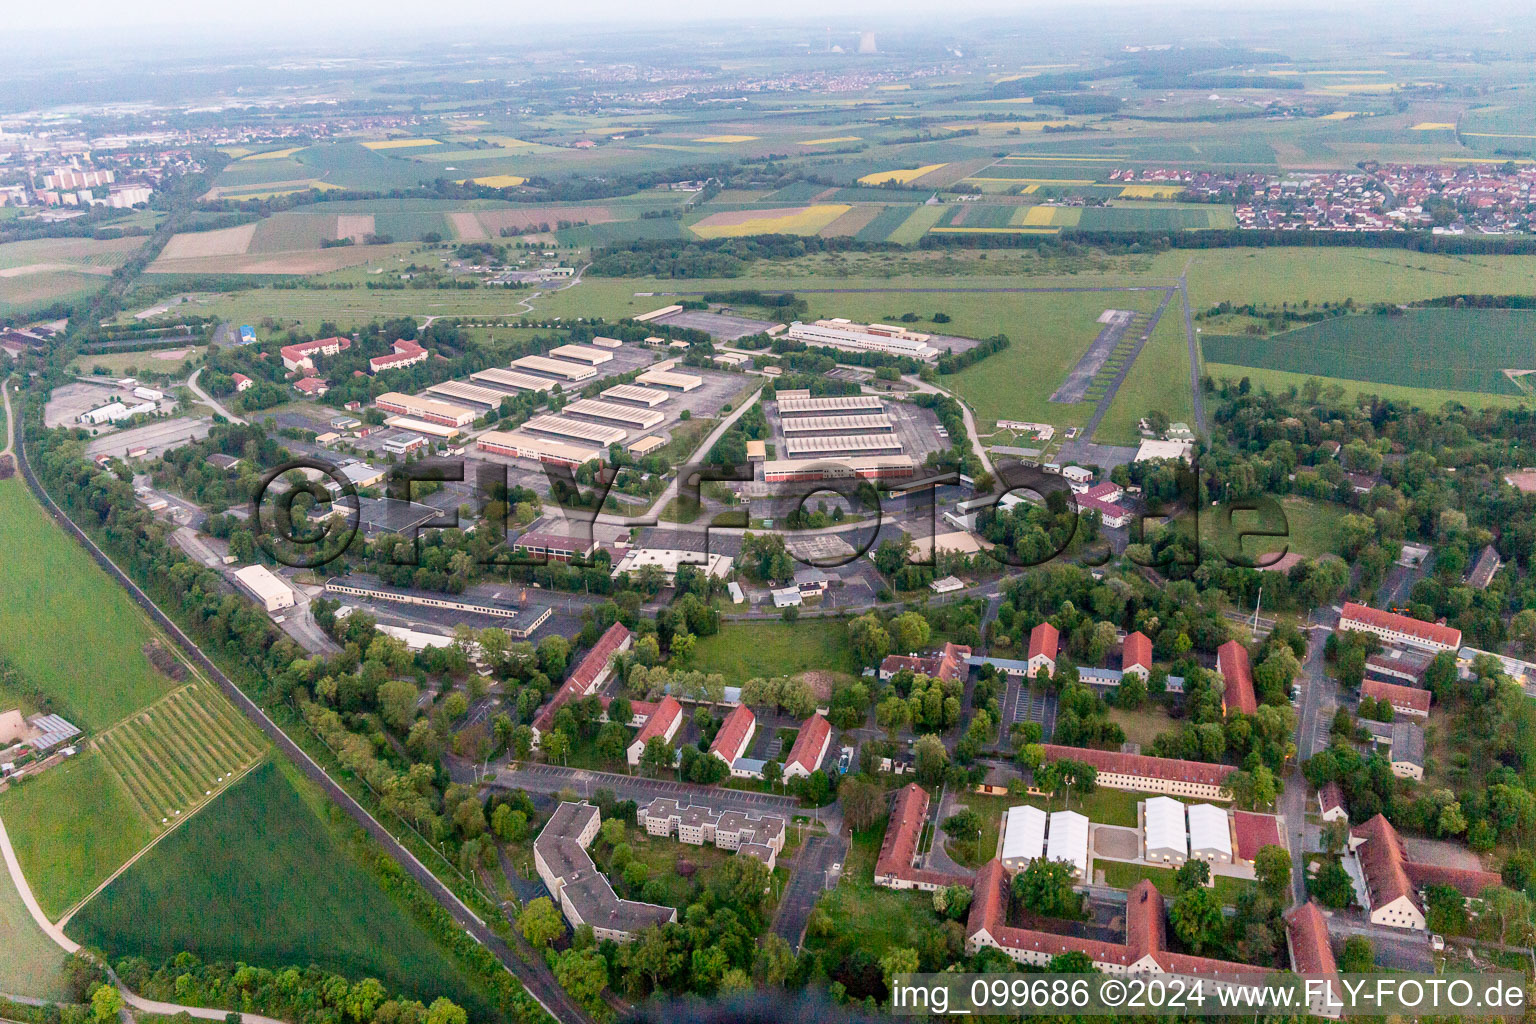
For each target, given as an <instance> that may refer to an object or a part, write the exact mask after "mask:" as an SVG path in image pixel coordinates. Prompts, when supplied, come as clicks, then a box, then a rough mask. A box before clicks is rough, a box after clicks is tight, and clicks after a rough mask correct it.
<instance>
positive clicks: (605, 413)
mask: <svg viewBox="0 0 1536 1024" xmlns="http://www.w3.org/2000/svg"><path fill="white" fill-rule="evenodd" d="M561 411H562V412H566V413H569V414H570V415H572V416H586V417H588V418H590V419H594V420H612V421H613V422H614V423H623V424H626V425H628V426H631V427H637V428H639V429H641V430H650V429H651V428H652V427H654V426H656V424H658V423H660V422H662V421H663V420H665V419H666V418H667V414H666V413H664V412H653V411H652V410H650V409H636V408H635V407H634V406H632V405H619V404H618V403H616V402H600V401H598V400H597V399H595V398H581V399H578V400H576V401H574V402H572V403H571V404H570V405H567V406H566V407H565V408H564V409H562V410H561Z"/></svg>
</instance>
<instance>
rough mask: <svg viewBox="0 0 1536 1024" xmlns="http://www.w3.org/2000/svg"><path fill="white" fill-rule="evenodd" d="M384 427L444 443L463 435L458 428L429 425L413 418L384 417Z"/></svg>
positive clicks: (435, 424) (439, 424) (424, 421)
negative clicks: (432, 438)
mask: <svg viewBox="0 0 1536 1024" xmlns="http://www.w3.org/2000/svg"><path fill="white" fill-rule="evenodd" d="M384 425H385V426H387V427H397V428H399V429H400V430H409V431H411V432H412V433H415V434H426V435H427V436H428V437H436V438H440V439H441V440H444V441H452V440H453V439H454V438H456V437H458V436H459V435H460V434H461V433H463V431H462V430H460V429H459V428H458V427H449V426H444V425H443V424H441V423H429V422H427V421H426V420H423V419H417V418H416V417H415V416H386V417H385V418H384Z"/></svg>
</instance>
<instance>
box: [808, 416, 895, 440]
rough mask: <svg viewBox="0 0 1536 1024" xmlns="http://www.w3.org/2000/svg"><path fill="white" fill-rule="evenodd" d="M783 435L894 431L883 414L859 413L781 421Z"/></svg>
mask: <svg viewBox="0 0 1536 1024" xmlns="http://www.w3.org/2000/svg"><path fill="white" fill-rule="evenodd" d="M783 428H784V433H785V434H786V435H789V434H831V433H838V434H874V433H881V432H884V431H889V430H894V429H895V427H894V425H893V424H892V423H891V419H890V417H889V416H886V415H885V414H884V413H861V414H857V415H852V416H797V417H795V418H793V419H787V420H784V421H783Z"/></svg>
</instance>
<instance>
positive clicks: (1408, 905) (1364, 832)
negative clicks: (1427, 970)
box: [1349, 814, 1503, 931]
mask: <svg viewBox="0 0 1536 1024" xmlns="http://www.w3.org/2000/svg"><path fill="white" fill-rule="evenodd" d="M1349 849H1350V852H1351V853H1352V854H1353V855H1354V856H1355V857H1356V858H1357V859H1358V861H1359V864H1360V871H1361V873H1362V874H1363V875H1364V876H1365V887H1366V893H1367V897H1368V903H1369V906H1368V907H1367V908H1366V910H1367V912H1368V913H1369V914H1370V918H1371V922H1372V923H1373V924H1381V925H1386V926H1387V927H1389V928H1409V929H1414V930H1419V931H1422V930H1423V928H1424V923H1425V915H1424V898H1423V895H1422V893H1423V890H1424V889H1426V888H1428V887H1429V886H1431V885H1448V886H1450V887H1451V888H1453V889H1456V890H1457V891H1458V892H1460V893H1461V894H1462V896H1463V897H1465V898H1466V899H1468V900H1471V899H1476V898H1477V897H1478V896H1479V895H1480V894H1481V893H1482V891H1483V890H1484V889H1486V888H1488V887H1489V886H1495V885H1502V884H1503V879H1502V878H1501V877H1500V876H1499V875H1497V874H1495V873H1494V872H1492V871H1480V870H1475V869H1471V868H1455V867H1445V866H1442V865H1439V864H1426V863H1423V862H1421V861H1415V860H1410V859H1409V858H1408V854H1407V851H1406V850H1405V849H1404V847H1403V841H1402V838H1401V837H1400V836H1398V834H1397V829H1395V828H1393V827H1392V823H1391V822H1389V821H1388V820H1387V819H1386V818H1385V817H1383V816H1382V815H1380V814H1378V815H1376V816H1375V817H1374V818H1372V819H1371V820H1370V821H1367V822H1366V823H1365V824H1363V825H1356V826H1355V827H1354V828H1352V829H1350V830H1349Z"/></svg>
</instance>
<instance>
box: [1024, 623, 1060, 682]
mask: <svg viewBox="0 0 1536 1024" xmlns="http://www.w3.org/2000/svg"><path fill="white" fill-rule="evenodd" d="M1060 648H1061V633H1060V632H1059V631H1058V630H1057V629H1056V627H1055V626H1053V625H1051V624H1050V623H1049V622H1042V623H1040V625H1038V626H1036V627H1035V628H1034V629H1032V630H1030V631H1029V675H1030V678H1031V679H1033V678H1034V677H1035V675H1036V674H1037V673H1039V671H1040V670H1041V669H1042V668H1043V669H1045V671H1046V673H1047V674H1048V675H1053V676H1054V675H1055V674H1056V654H1057V651H1058V650H1060Z"/></svg>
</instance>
